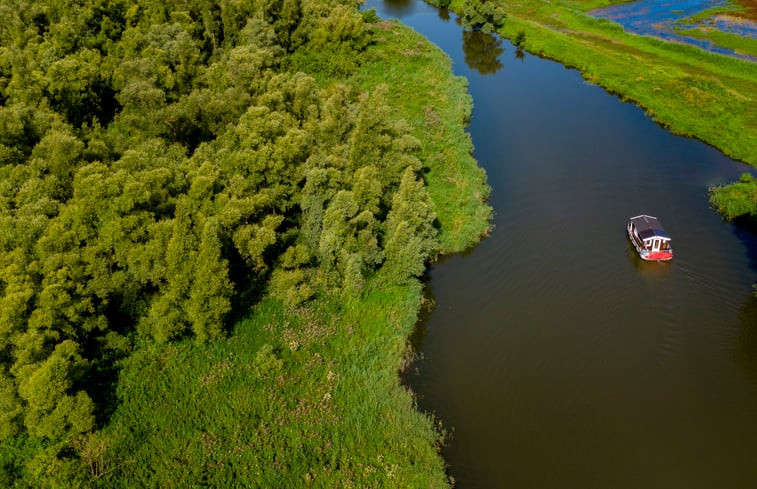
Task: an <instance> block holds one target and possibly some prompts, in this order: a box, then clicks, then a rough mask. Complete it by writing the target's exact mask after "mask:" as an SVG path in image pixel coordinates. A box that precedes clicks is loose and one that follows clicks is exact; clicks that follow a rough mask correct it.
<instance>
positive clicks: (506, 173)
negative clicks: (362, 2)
mask: <svg viewBox="0 0 757 489" xmlns="http://www.w3.org/2000/svg"><path fill="white" fill-rule="evenodd" d="M366 6H367V7H369V8H370V7H373V8H376V10H377V11H378V12H379V15H381V16H382V17H385V18H398V19H400V20H401V21H402V22H404V23H405V24H407V25H409V26H411V27H412V28H414V29H415V30H416V31H418V32H420V33H421V34H423V35H425V36H426V37H428V38H429V39H430V40H431V41H432V42H434V43H435V44H437V45H438V46H440V47H441V48H442V49H443V50H444V51H446V52H447V53H448V55H449V56H450V57H451V58H452V60H453V64H454V70H455V72H456V74H458V75H462V76H465V77H466V78H467V79H468V80H469V83H470V88H469V89H470V92H471V94H472V96H473V100H474V111H473V118H472V120H471V123H470V126H469V131H470V133H471V136H472V139H473V143H474V145H475V148H476V150H475V156H476V158H477V159H478V161H479V163H480V164H481V165H482V166H483V167H484V168H485V169H486V171H487V174H488V178H489V184H490V185H491V187H492V196H491V204H492V205H493V207H494V209H495V213H496V215H495V218H494V226H495V227H494V230H493V232H492V234H491V236H490V237H489V238H487V239H485V240H484V241H482V242H481V243H480V244H479V245H477V246H476V247H474V248H473V249H472V250H471V251H469V252H467V253H465V254H460V255H454V256H451V257H448V258H446V259H444V260H442V261H440V262H439V263H436V264H434V265H433V267H432V268H431V269H430V271H429V280H428V283H427V290H428V295H429V297H430V298H432V299H433V300H434V301H435V303H436V306H435V307H434V308H433V310H431V311H430V312H429V313H428V314H426V315H425V316H424V317H423V318H422V319H421V322H420V324H419V325H418V333H417V335H416V336H417V338H416V340H417V341H416V343H417V344H416V347H417V349H418V351H419V355H420V357H421V358H420V359H419V360H418V361H417V362H416V363H415V364H414V366H413V368H412V371H411V372H410V373H409V374H408V375H407V379H406V380H407V382H408V383H409V384H410V386H411V387H412V389H413V390H414V391H415V392H416V393H417V394H418V396H419V405H420V407H421V408H422V409H424V410H427V411H429V412H431V413H433V414H434V415H435V416H436V417H438V419H439V420H440V421H441V423H442V425H443V426H444V427H445V429H447V430H449V431H450V437H449V440H448V443H447V444H446V446H445V447H444V448H443V450H442V454H443V456H444V457H445V459H446V460H447V463H448V464H449V473H450V475H451V476H452V477H453V478H454V479H455V481H456V483H457V487H459V488H500V487H501V488H518V489H521V488H581V489H587V488H629V489H637V488H640V487H643V488H647V489H648V488H687V489H694V488H707V489H711V488H749V489H752V488H754V487H757V462H756V461H757V301H756V300H755V299H754V298H753V297H752V295H751V293H750V292H751V289H752V283H754V282H757V239H755V237H754V236H753V235H751V234H749V233H748V232H745V231H743V230H741V229H740V228H738V227H737V226H734V225H731V224H727V223H724V222H723V221H722V220H721V218H720V217H719V216H718V214H716V213H715V212H714V211H713V210H711V209H710V208H709V206H708V202H707V189H708V187H710V186H712V185H717V184H721V183H726V182H728V181H732V180H735V179H737V178H738V176H739V175H740V174H741V173H742V172H745V171H749V168H748V167H747V166H746V165H744V164H741V163H737V162H734V161H733V160H731V159H729V158H727V157H725V156H723V154H721V153H720V152H718V151H717V150H715V149H714V148H712V147H709V146H707V145H706V144H704V143H702V142H700V141H696V140H691V139H685V138H681V137H678V136H674V135H672V134H671V133H669V132H668V131H666V130H665V129H663V128H662V127H660V126H658V125H657V124H655V123H654V122H653V121H652V120H650V119H649V117H647V116H646V115H645V114H644V112H643V111H642V110H641V109H639V108H638V107H636V106H634V105H632V104H628V103H622V102H621V101H620V100H619V99H618V98H617V97H615V96H612V95H609V94H607V93H606V92H605V91H604V90H602V89H601V88H599V87H597V86H594V85H591V84H589V83H587V82H586V81H584V80H583V79H582V78H581V76H580V74H579V73H578V72H576V71H575V70H570V69H566V68H565V67H563V66H562V65H560V64H558V63H555V62H553V61H549V60H544V59H541V58H539V57H536V56H532V55H530V54H528V53H521V52H518V51H517V50H516V49H515V48H514V47H513V46H512V45H511V44H509V43H508V42H506V41H501V40H499V39H495V38H492V37H485V36H483V37H482V36H480V35H472V34H470V33H468V34H466V33H463V31H462V30H461V29H460V27H459V26H458V25H457V24H456V22H455V20H454V19H455V16H454V14H447V13H445V12H441V11H439V10H438V9H436V8H433V7H431V6H428V5H427V4H425V3H423V2H421V1H420V0H405V1H401V0H394V1H386V0H384V1H381V0H369V1H368V2H367V5H366ZM638 214H650V215H653V216H657V217H658V218H659V219H660V221H661V222H662V224H663V226H665V228H666V230H667V232H668V234H670V236H671V237H672V239H673V241H672V243H673V248H674V250H675V253H676V256H675V258H674V260H673V261H672V262H670V263H647V262H642V261H641V260H640V259H639V258H638V257H637V256H636V255H635V252H634V250H633V248H632V247H631V245H630V244H629V242H628V240H627V238H626V235H625V225H626V222H627V220H628V218H629V217H631V216H635V215H638Z"/></svg>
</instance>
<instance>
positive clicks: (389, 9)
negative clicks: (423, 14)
mask: <svg viewBox="0 0 757 489" xmlns="http://www.w3.org/2000/svg"><path fill="white" fill-rule="evenodd" d="M415 3H416V2H415V0H384V5H383V8H382V10H383V11H384V12H386V14H388V15H389V16H397V17H401V16H404V15H408V14H411V13H412V12H413V8H414V4H415ZM386 14H385V15H386Z"/></svg>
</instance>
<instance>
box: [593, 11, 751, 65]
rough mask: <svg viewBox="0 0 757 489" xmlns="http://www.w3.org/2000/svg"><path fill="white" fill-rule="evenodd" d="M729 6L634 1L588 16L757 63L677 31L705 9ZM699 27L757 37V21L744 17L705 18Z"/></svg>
mask: <svg viewBox="0 0 757 489" xmlns="http://www.w3.org/2000/svg"><path fill="white" fill-rule="evenodd" d="M728 3H729V2H728V0H636V1H634V2H630V3H623V4H618V5H611V6H609V7H605V8H601V9H596V10H593V11H591V12H589V14H590V15H593V16H595V17H600V18H604V19H608V20H612V21H614V22H617V23H619V24H620V25H622V26H623V28H625V29H626V30H627V31H629V32H633V33H635V34H641V35H645V36H656V37H659V38H662V39H665V40H668V41H676V42H683V43H687V44H693V45H695V46H699V47H700V48H702V49H706V50H708V51H711V52H713V53H719V54H726V55H729V56H734V57H739V58H744V59H749V60H754V61H757V60H755V58H753V57H751V56H745V55H741V54H737V53H735V52H734V51H733V50H732V49H727V48H724V47H721V46H718V45H716V44H714V43H712V42H710V41H707V40H704V39H696V38H693V37H688V36H686V35H684V34H683V33H682V32H676V30H675V27H676V25H677V23H678V22H680V21H682V20H685V19H687V18H689V17H691V16H692V15H695V14H698V13H700V12H703V11H705V10H708V9H711V8H715V7H723V6H725V5H728ZM699 25H703V26H707V27H712V28H715V29H718V30H721V31H724V32H729V33H732V34H738V35H740V36H746V37H752V38H757V22H754V21H752V20H749V19H746V18H735V17H734V18H729V17H723V16H718V17H715V18H714V19H707V20H705V21H703V22H701V23H700V24H699ZM682 27H684V28H685V27H688V26H682Z"/></svg>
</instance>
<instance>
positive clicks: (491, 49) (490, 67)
mask: <svg viewBox="0 0 757 489" xmlns="http://www.w3.org/2000/svg"><path fill="white" fill-rule="evenodd" d="M463 52H464V53H465V63H466V64H467V65H468V67H470V68H472V69H474V70H476V71H478V72H479V73H481V74H482V75H492V74H494V73H496V72H498V71H499V70H500V69H502V66H503V65H502V63H501V62H500V61H499V57H500V55H501V54H502V53H504V52H505V48H503V47H502V38H500V37H495V36H493V35H491V34H485V33H483V32H480V31H467V30H464V31H463Z"/></svg>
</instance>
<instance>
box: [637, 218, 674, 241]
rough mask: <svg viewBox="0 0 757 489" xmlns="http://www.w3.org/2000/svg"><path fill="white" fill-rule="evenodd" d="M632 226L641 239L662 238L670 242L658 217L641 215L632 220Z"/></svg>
mask: <svg viewBox="0 0 757 489" xmlns="http://www.w3.org/2000/svg"><path fill="white" fill-rule="evenodd" d="M631 224H633V227H634V228H635V229H636V233H637V234H638V235H639V237H640V238H641V239H644V240H646V239H649V238H660V239H664V240H669V239H670V236H668V233H666V232H665V230H664V229H662V225H661V224H660V221H658V220H657V218H656V217H652V216H647V215H643V214H642V215H641V216H636V217H632V218H631Z"/></svg>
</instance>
